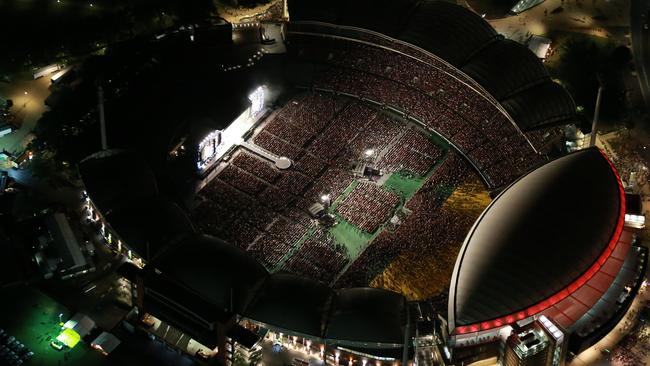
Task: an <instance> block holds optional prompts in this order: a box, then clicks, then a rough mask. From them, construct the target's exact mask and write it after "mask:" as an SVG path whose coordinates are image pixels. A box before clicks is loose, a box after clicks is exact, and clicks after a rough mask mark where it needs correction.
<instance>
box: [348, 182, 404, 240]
mask: <svg viewBox="0 0 650 366" xmlns="http://www.w3.org/2000/svg"><path fill="white" fill-rule="evenodd" d="M397 203H399V197H398V196H396V195H395V194H393V193H391V192H388V191H385V190H383V189H381V188H380V187H379V186H377V185H376V184H374V183H359V184H358V185H357V186H356V187H354V189H353V190H352V192H350V194H349V195H348V196H347V197H345V199H344V200H343V201H342V202H341V204H340V205H339V206H338V207H337V211H338V212H339V213H340V214H341V216H342V217H343V218H344V219H345V220H346V221H348V222H350V223H352V224H354V225H355V226H357V227H358V228H360V229H361V230H363V231H365V232H368V233H374V232H375V231H376V230H377V228H379V226H380V225H382V224H383V223H384V222H386V220H387V219H388V217H389V216H390V215H391V213H392V212H393V210H394V209H395V207H396V206H397Z"/></svg>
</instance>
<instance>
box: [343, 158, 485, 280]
mask: <svg viewBox="0 0 650 366" xmlns="http://www.w3.org/2000/svg"><path fill="white" fill-rule="evenodd" d="M467 173H468V170H467V167H466V165H465V163H464V161H463V159H462V158H460V157H459V156H458V155H456V154H450V156H449V157H448V158H447V159H445V161H444V162H443V163H442V165H441V166H440V167H438V169H436V170H435V171H434V173H433V174H432V175H431V176H430V177H429V178H428V179H427V180H426V182H425V183H424V185H423V187H422V188H421V189H420V190H419V191H418V192H417V193H416V194H415V196H413V198H411V200H410V201H409V202H408V203H407V205H406V207H407V208H408V209H409V210H410V211H411V214H410V215H408V216H405V217H403V218H402V224H401V225H400V226H398V227H397V229H396V230H395V231H394V232H392V233H391V232H389V231H382V232H381V234H379V236H377V238H375V240H374V241H373V242H372V243H371V244H370V246H368V247H367V248H366V250H365V251H364V252H363V253H362V254H361V255H360V256H359V258H357V260H356V261H355V262H354V263H353V264H352V265H351V266H350V267H349V268H348V270H347V271H346V272H345V274H343V276H341V277H340V278H339V279H338V281H337V283H336V286H337V287H349V286H365V285H367V284H368V282H369V281H370V280H372V279H373V278H374V277H375V276H376V275H377V274H378V273H379V272H381V271H382V270H384V269H385V268H386V267H387V266H388V265H389V264H390V263H391V262H393V261H394V260H395V258H396V257H397V256H398V255H399V254H400V253H402V252H403V251H404V250H407V249H408V250H410V251H415V252H417V251H418V248H419V250H420V251H421V253H431V254H434V255H436V256H438V257H439V258H438V259H437V260H441V259H444V260H445V261H446V262H447V263H453V262H454V261H455V258H456V255H457V254H458V252H457V250H455V249H456V248H454V250H450V248H448V247H446V246H447V245H448V244H449V243H459V242H462V240H463V238H464V237H465V235H466V234H467V229H468V228H469V226H470V225H471V223H472V222H471V220H468V219H467V218H464V217H460V216H458V215H454V214H453V213H452V212H446V213H445V214H441V213H440V206H441V205H442V203H443V202H444V200H445V199H446V193H448V190H446V189H444V188H447V187H455V186H457V185H459V184H460V183H461V182H462V181H463V180H464V179H466V178H467ZM416 262H417V261H413V263H412V264H411V265H412V266H418V265H420V264H418V263H416ZM416 272H417V271H416ZM421 273H422V275H424V273H430V272H421ZM448 275H450V273H447V272H445V273H444V274H442V273H441V277H440V278H441V279H443V278H445V276H448ZM427 280H429V281H430V280H431V279H427ZM446 280H448V277H447V278H446Z"/></svg>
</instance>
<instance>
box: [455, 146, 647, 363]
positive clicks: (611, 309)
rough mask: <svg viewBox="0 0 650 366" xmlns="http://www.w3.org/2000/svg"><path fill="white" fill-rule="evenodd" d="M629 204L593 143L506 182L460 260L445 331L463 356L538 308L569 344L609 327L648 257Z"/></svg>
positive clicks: (577, 345) (576, 345)
mask: <svg viewBox="0 0 650 366" xmlns="http://www.w3.org/2000/svg"><path fill="white" fill-rule="evenodd" d="M625 213H626V210H625V193H624V190H623V186H622V184H621V181H620V178H619V177H618V174H617V173H616V170H615V169H614V167H613V166H612V165H611V163H610V162H609V160H608V159H607V158H606V157H605V155H604V154H603V153H602V152H601V151H600V150H598V149H596V148H591V149H587V150H583V151H579V152H576V153H573V154H570V155H567V156H565V157H563V158H560V159H557V160H555V161H552V162H550V163H548V164H546V165H544V166H542V167H540V168H538V169H536V170H534V171H532V172H530V173H528V174H527V175H525V176H523V177H522V178H520V179H519V180H517V181H516V182H514V183H513V184H512V185H511V186H509V187H507V188H506V189H505V190H504V191H503V192H502V193H501V194H500V195H499V196H498V197H496V198H495V200H494V201H493V202H492V203H491V204H490V206H488V208H487V209H486V210H485V211H484V212H483V214H482V215H481V217H480V218H479V219H478V220H477V222H476V223H475V224H474V227H473V228H472V230H471V231H470V233H469V234H468V236H467V239H466V241H465V243H464V245H463V248H462V249H461V252H460V254H459V256H458V260H457V262H456V267H455V270H454V275H453V277H452V282H451V288H450V295H449V331H450V334H451V343H452V345H453V347H454V348H455V350H456V352H457V353H459V354H460V355H461V356H460V358H461V359H466V360H476V359H480V358H481V357H482V356H479V355H477V354H472V349H474V350H476V349H477V348H479V347H477V346H479V345H485V344H493V345H496V344H497V343H498V342H499V341H500V338H501V337H503V335H502V334H503V330H504V328H506V334H509V332H510V331H511V328H512V327H511V326H513V325H514V326H516V324H517V323H527V322H530V321H532V320H533V319H537V318H538V317H540V316H542V315H545V316H546V317H547V318H548V319H551V320H552V321H553V322H554V323H555V324H557V325H558V326H559V327H560V328H561V329H563V330H564V332H565V333H566V334H567V335H569V340H568V342H569V343H568V349H569V351H571V352H574V353H578V352H580V351H582V350H584V349H585V348H586V347H587V346H588V345H590V344H592V343H593V341H595V340H597V339H598V337H597V336H595V334H600V335H601V336H602V335H604V334H605V333H606V330H607V329H611V327H612V326H613V325H612V323H614V322H616V321H617V320H618V319H620V316H621V315H622V314H623V313H624V312H625V309H627V307H629V304H630V303H629V302H625V301H622V300H621V296H622V294H626V293H632V294H633V293H635V291H636V290H634V291H633V289H634V288H636V289H638V285H639V280H640V279H641V278H642V273H643V272H644V271H643V268H644V266H645V264H644V262H645V259H644V258H645V254H644V253H645V252H644V250H643V249H641V248H639V247H636V246H633V245H632V243H633V239H634V231H633V229H629V228H626V227H625V226H624V218H625ZM630 271H631V272H630ZM587 340H589V341H587ZM483 352H485V351H484V350H483ZM479 353H480V352H479ZM487 353H488V354H489V353H490V352H489V351H488V352H487ZM492 354H493V355H494V350H492ZM483 356H485V355H483ZM457 358H458V357H457Z"/></svg>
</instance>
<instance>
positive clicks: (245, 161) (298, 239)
mask: <svg viewBox="0 0 650 366" xmlns="http://www.w3.org/2000/svg"><path fill="white" fill-rule="evenodd" d="M342 100H343V102H342ZM323 104H324V105H326V106H327V107H326V108H323V107H322V106H323ZM419 129H420V127H416V126H410V127H409V125H408V124H406V123H405V122H403V121H400V120H399V119H396V118H391V117H389V116H388V115H387V114H385V113H383V112H380V111H378V110H375V109H372V108H370V107H368V106H366V105H364V104H362V103H358V102H350V99H347V98H338V97H335V96H333V95H331V94H324V95H321V94H317V93H308V94H307V96H300V97H296V98H294V99H293V100H292V101H289V102H288V103H286V104H285V105H284V106H283V107H281V108H280V109H279V110H278V111H277V113H274V114H272V115H271V117H270V120H269V121H267V122H266V123H265V124H264V125H263V126H262V128H261V129H260V130H259V131H257V133H256V134H255V135H254V136H253V137H252V142H253V143H254V144H257V145H258V146H260V147H261V148H264V149H266V150H267V151H269V152H271V153H273V154H276V155H281V156H288V157H290V158H291V159H292V160H293V163H294V166H293V167H292V168H291V169H288V170H279V169H277V168H276V167H275V165H274V163H273V162H271V161H269V160H266V159H264V158H262V157H259V156H257V155H254V154H253V153H252V152H249V151H247V150H246V149H245V148H238V149H237V150H236V151H235V152H234V153H233V154H232V157H231V158H230V160H229V161H224V162H221V163H220V164H219V165H218V167H217V169H218V170H219V171H218V173H217V174H216V177H215V178H214V179H213V180H212V181H210V182H209V183H208V184H207V186H206V187H205V188H204V189H203V190H202V191H201V192H200V194H199V197H200V200H199V204H198V206H197V207H196V208H195V209H194V211H193V213H192V216H193V219H194V222H195V223H196V225H197V226H198V227H200V228H201V229H202V230H203V231H204V232H206V233H209V234H212V235H215V236H217V237H220V238H222V239H224V240H226V241H228V242H232V243H233V244H235V245H238V246H240V247H241V248H243V249H245V250H248V251H249V252H250V253H251V254H252V255H253V256H254V257H255V258H256V259H257V260H259V261H260V263H262V264H263V265H264V266H265V267H266V268H267V269H269V270H271V271H276V270H280V269H283V270H287V271H290V272H293V273H297V274H301V275H305V276H307V277H310V278H313V279H316V280H318V281H321V282H323V283H325V284H332V282H334V281H335V280H336V279H337V278H338V277H337V276H339V275H340V272H341V271H342V270H343V269H344V268H345V267H346V266H347V265H348V264H349V261H350V258H349V256H348V254H347V251H346V249H345V248H344V247H342V246H341V244H340V243H337V242H336V241H335V240H334V239H333V238H332V237H331V236H330V234H329V233H328V231H327V230H323V229H322V228H319V226H317V223H316V221H314V220H313V219H312V218H311V217H310V215H309V213H308V209H309V207H310V206H311V205H313V204H314V203H315V202H319V201H321V200H322V197H323V196H329V198H330V199H331V201H332V202H333V201H334V200H335V199H336V198H337V197H339V196H340V195H341V194H342V193H343V192H344V191H345V190H346V188H348V187H351V184H352V183H353V182H354V179H355V177H354V172H353V169H352V165H351V164H350V161H351V160H358V159H360V158H361V159H364V158H368V159H371V160H373V159H375V160H376V161H377V162H378V164H379V165H380V166H381V167H382V169H384V170H385V171H386V172H392V171H406V172H410V173H412V174H416V175H419V176H425V175H426V174H427V173H428V172H429V171H430V170H431V169H432V167H433V166H434V165H435V164H436V163H437V162H438V161H439V160H440V159H442V158H443V156H444V155H445V151H444V150H443V149H442V148H441V147H440V146H438V145H437V144H436V143H434V142H433V141H432V140H430V139H429V138H428V137H426V136H425V132H424V131H420V130H419ZM296 130H298V131H297V132H296ZM368 151H372V154H369V155H372V156H368V155H364V153H367V152H368ZM466 174H467V170H466V165H465V161H464V160H463V159H461V158H460V157H459V156H458V155H456V154H450V155H448V156H447V157H446V159H445V160H444V162H443V163H442V164H441V166H440V167H438V168H437V169H436V170H435V171H434V173H433V175H432V176H430V177H429V178H427V180H426V181H425V183H424V186H423V187H422V188H421V189H420V191H418V193H416V194H415V196H414V197H413V198H412V199H411V201H409V203H408V205H407V208H408V211H409V212H410V214H409V215H408V216H406V217H402V219H404V222H403V223H402V224H401V225H399V226H397V229H396V230H395V232H390V233H389V232H387V231H382V232H381V233H380V234H379V236H378V237H377V238H376V239H375V240H374V241H373V242H372V244H371V245H370V247H369V248H367V249H366V250H365V251H364V252H363V253H362V254H361V257H360V258H359V260H357V261H356V262H355V263H354V264H352V267H351V268H352V269H351V271H346V274H345V275H344V276H343V279H342V280H340V281H343V282H345V281H348V280H346V278H350V277H354V276H355V273H356V274H357V276H359V275H360V274H361V277H363V278H365V279H367V276H368V275H369V274H370V273H373V269H372V268H370V269H369V268H366V267H367V266H368V265H370V266H371V267H372V266H376V267H377V270H380V269H381V268H383V267H382V266H384V267H385V265H387V263H389V262H390V261H391V260H392V259H394V258H395V256H396V255H397V254H398V253H400V252H401V251H402V250H403V249H404V248H406V247H409V246H411V245H415V243H417V245H429V244H427V243H429V242H431V243H435V245H440V243H444V242H445V240H447V239H448V238H447V237H441V236H440V235H439V234H438V232H439V231H441V228H439V227H434V226H431V225H430V224H429V223H428V222H427V220H431V219H432V215H434V216H435V213H436V212H437V209H438V208H439V207H440V204H441V202H443V201H444V192H446V190H445V189H446V188H448V187H453V186H455V185H457V184H460V182H461V180H462V179H463V177H465V176H466ZM399 200H400V197H399V196H398V195H396V194H394V193H391V192H388V191H386V190H384V189H382V188H380V187H379V186H377V185H376V184H374V183H359V184H358V185H357V186H356V187H355V188H354V189H352V191H351V192H350V193H349V195H348V196H347V197H346V198H345V199H344V200H343V201H342V202H340V203H339V204H338V206H337V207H336V211H337V212H338V213H339V214H340V215H341V216H342V217H343V218H344V219H345V220H346V221H348V222H350V223H352V224H353V225H354V226H356V227H357V228H359V230H360V231H365V232H368V233H374V232H376V230H377V229H378V228H379V227H380V226H381V225H384V224H387V223H388V222H389V218H390V217H391V216H392V215H394V214H396V215H398V217H400V215H401V216H403V214H401V213H397V212H394V211H395V208H396V207H397V206H398V203H399ZM424 211H426V213H425V212H424ZM436 220H438V221H440V220H444V218H437V219H436ZM451 221H452V222H449V223H445V224H449V225H452V226H453V225H456V224H455V223H454V222H453V221H454V220H451ZM391 225H393V224H391ZM314 231H315V232H314ZM442 231H448V230H442ZM457 239H458V238H454V240H457ZM420 241H423V243H420ZM431 245H434V244H431ZM441 250H442V249H441ZM455 254H456V253H452V254H450V255H455ZM357 262H358V263H357ZM373 268H374V267H373ZM347 272H350V274H347ZM357 272H358V273H357ZM340 281H339V282H340ZM362 282H363V281H361V282H359V283H357V284H363V285H367V284H368V283H367V282H365V283H362Z"/></svg>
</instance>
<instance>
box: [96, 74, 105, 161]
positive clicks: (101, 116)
mask: <svg viewBox="0 0 650 366" xmlns="http://www.w3.org/2000/svg"><path fill="white" fill-rule="evenodd" d="M97 107H98V110H99V130H100V133H101V139H102V150H106V149H108V144H107V143H106V119H105V117H104V89H102V86H101V85H100V84H97Z"/></svg>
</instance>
